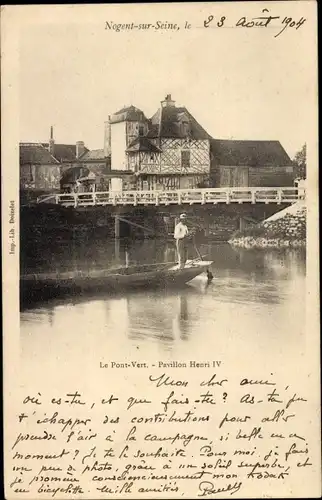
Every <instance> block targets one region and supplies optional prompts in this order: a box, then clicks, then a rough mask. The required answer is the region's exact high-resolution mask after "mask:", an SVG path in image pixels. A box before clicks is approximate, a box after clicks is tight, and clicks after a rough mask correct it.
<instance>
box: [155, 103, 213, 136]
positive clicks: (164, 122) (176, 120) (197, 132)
mask: <svg viewBox="0 0 322 500" xmlns="http://www.w3.org/2000/svg"><path fill="white" fill-rule="evenodd" d="M182 119H184V121H185V120H187V122H188V125H189V134H188V136H189V137H190V138H191V139H211V136H210V135H209V134H208V133H207V132H206V131H205V129H204V128H203V127H202V126H201V125H200V124H199V123H198V122H197V120H196V119H195V118H194V117H193V116H192V115H191V114H190V113H189V111H188V110H187V108H185V107H177V106H165V107H161V108H159V109H158V110H157V112H156V113H155V114H154V115H153V116H152V118H151V121H150V123H151V126H150V130H149V132H148V134H147V137H164V138H171V137H178V138H184V137H186V136H187V134H185V133H184V131H183V129H182V127H180V123H181V122H182Z"/></svg>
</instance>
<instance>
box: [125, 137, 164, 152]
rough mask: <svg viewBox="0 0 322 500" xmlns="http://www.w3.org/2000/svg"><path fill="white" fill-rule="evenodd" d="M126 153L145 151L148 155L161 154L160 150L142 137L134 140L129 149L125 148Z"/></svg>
mask: <svg viewBox="0 0 322 500" xmlns="http://www.w3.org/2000/svg"><path fill="white" fill-rule="evenodd" d="M126 151H127V153H136V152H137V151H147V152H150V153H161V150H160V149H159V148H158V147H157V146H155V145H154V144H152V142H151V141H149V139H147V138H146V137H143V136H139V137H137V138H136V139H134V140H133V141H132V142H131V144H130V145H129V147H128V148H127V150H126Z"/></svg>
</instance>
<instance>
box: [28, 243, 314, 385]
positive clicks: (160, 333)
mask: <svg viewBox="0 0 322 500" xmlns="http://www.w3.org/2000/svg"><path fill="white" fill-rule="evenodd" d="M58 246H59V250H58V249H57V251H55V252H54V253H52V251H49V250H48V251H47V253H46V251H45V250H44V251H43V252H42V254H41V257H38V260H37V258H36V256H34V258H33V260H32V261H31V260H30V261H29V262H27V261H26V262H25V268H26V269H27V270H31V269H32V267H33V266H37V269H38V270H39V269H41V270H58V269H62V268H64V269H71V268H72V269H77V268H83V269H88V268H93V267H100V268H104V267H105V268H106V267H108V266H111V265H113V266H114V265H117V264H124V263H125V260H126V259H128V260H129V262H130V263H135V262H136V263H139V262H141V263H148V262H164V261H168V262H171V261H174V260H175V251H174V245H173V243H172V242H170V243H164V242H162V241H159V240H157V241H142V242H136V243H135V244H134V243H132V244H130V245H128V244H127V248H126V247H125V243H123V242H116V243H114V242H110V243H106V242H102V241H101V242H97V241H92V242H91V241H87V242H83V244H76V243H75V242H74V243H73V244H71V243H70V244H68V245H63V244H61V245H58ZM201 250H202V253H203V255H207V260H209V259H211V260H213V265H212V268H211V270H212V272H213V275H214V279H213V281H212V282H211V283H210V285H208V286H207V282H206V277H205V276H204V275H201V276H199V277H197V278H195V280H193V281H192V282H191V283H190V284H189V285H188V286H185V287H184V288H182V289H180V290H175V291H168V292H162V291H153V290H152V291H149V292H132V293H123V294H122V295H118V296H111V295H109V294H106V295H104V296H102V295H100V296H90V297H86V298H84V297H83V298H80V297H75V298H73V299H64V300H52V301H48V302H46V303H42V304H41V305H39V304H38V305H37V306H35V307H34V308H30V309H28V310H24V311H22V312H21V316H20V325H21V337H20V338H21V342H20V349H21V357H22V359H24V360H25V362H26V365H25V368H26V370H28V373H30V370H32V367H33V366H34V365H37V367H38V370H37V372H38V373H39V369H41V368H42V367H43V368H44V369H45V370H46V372H48V370H49V372H50V371H51V370H52V371H53V372H55V374H56V375H55V376H57V363H59V367H61V368H62V370H63V371H62V373H64V372H65V371H64V368H66V367H68V366H73V367H74V368H75V367H79V369H80V370H86V369H87V368H90V366H91V365H92V364H93V363H94V364H96V365H97V364H98V363H99V362H100V361H107V360H115V361H117V362H124V361H125V360H130V359H142V360H146V359H149V360H151V359H153V360H158V359H163V360H164V359H166V360H168V361H173V360H180V359H186V360H187V359H188V360H189V359H199V360H202V359H205V358H206V359H209V356H210V357H211V359H221V358H222V357H223V356H225V358H226V357H227V356H228V357H230V359H231V360H234V359H235V358H236V357H239V356H248V357H249V356H251V358H252V357H253V356H254V357H259V356H260V357H261V358H263V353H265V356H264V358H265V359H267V362H269V359H272V357H275V356H280V355H281V353H285V354H287V355H288V356H292V355H295V354H296V353H298V352H300V351H301V350H302V349H303V348H304V347H305V336H304V330H305V275H306V271H305V253H304V252H303V251H297V250H281V251H277V250H268V249H266V250H245V249H234V248H231V246H230V245H229V244H212V245H207V246H202V247H201ZM190 254H191V255H190V256H191V257H194V256H195V254H194V250H193V249H191V251H190ZM27 260H28V259H27ZM32 262H33V264H32Z"/></svg>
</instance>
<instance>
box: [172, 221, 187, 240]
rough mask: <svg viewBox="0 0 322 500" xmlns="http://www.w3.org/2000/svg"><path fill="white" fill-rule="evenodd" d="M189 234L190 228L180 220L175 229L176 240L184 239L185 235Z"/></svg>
mask: <svg viewBox="0 0 322 500" xmlns="http://www.w3.org/2000/svg"><path fill="white" fill-rule="evenodd" d="M187 234H188V228H187V226H186V225H185V224H183V223H182V222H178V224H177V225H176V227H175V229H174V238H175V239H176V240H182V238H184V237H185V236H187Z"/></svg>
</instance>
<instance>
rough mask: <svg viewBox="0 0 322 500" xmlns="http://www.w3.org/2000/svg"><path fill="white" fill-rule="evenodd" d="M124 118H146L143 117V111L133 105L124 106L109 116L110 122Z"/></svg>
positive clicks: (136, 119) (137, 119) (134, 119)
mask: <svg viewBox="0 0 322 500" xmlns="http://www.w3.org/2000/svg"><path fill="white" fill-rule="evenodd" d="M125 120H126V121H134V122H137V121H143V120H147V118H146V117H145V115H144V113H143V111H141V109H139V108H136V107H135V106H126V107H124V108H122V109H120V110H119V111H117V112H116V113H113V115H112V116H110V122H111V123H117V122H122V121H125Z"/></svg>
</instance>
